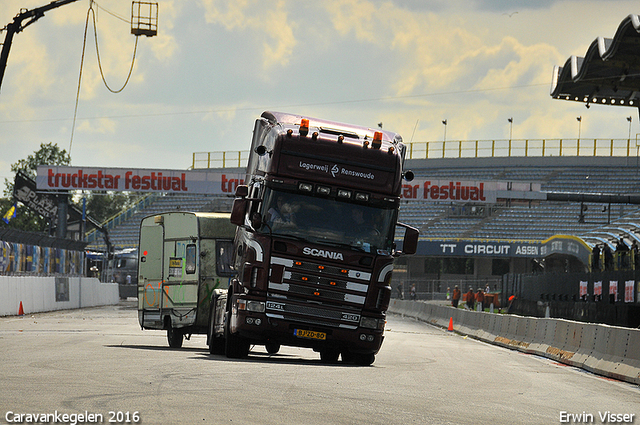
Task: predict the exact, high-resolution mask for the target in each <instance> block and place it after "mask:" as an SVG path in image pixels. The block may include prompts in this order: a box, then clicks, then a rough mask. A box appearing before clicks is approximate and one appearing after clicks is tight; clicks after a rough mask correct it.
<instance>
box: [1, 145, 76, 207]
mask: <svg viewBox="0 0 640 425" xmlns="http://www.w3.org/2000/svg"><path fill="white" fill-rule="evenodd" d="M69 164H71V156H70V155H69V154H68V153H67V151H66V150H64V149H60V148H59V147H58V145H57V144H55V143H47V144H45V143H41V144H40V149H39V150H37V151H36V152H34V153H33V154H32V155H29V156H28V157H27V158H26V159H21V160H20V161H18V162H16V163H15V164H11V171H13V172H14V173H18V171H22V172H23V173H24V174H26V175H27V176H29V177H31V178H32V179H34V180H35V178H36V171H37V170H38V165H69ZM4 183H5V190H4V195H5V196H7V197H11V196H12V195H13V182H10V181H9V180H7V179H4Z"/></svg>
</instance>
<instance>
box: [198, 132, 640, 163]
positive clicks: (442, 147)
mask: <svg viewBox="0 0 640 425" xmlns="http://www.w3.org/2000/svg"><path fill="white" fill-rule="evenodd" d="M639 150H640V145H638V140H637V139H635V140H634V139H582V138H581V139H495V140H447V141H430V142H410V143H407V154H406V158H407V159H440V158H493V157H529V156H530V157H551V156H585V157H586V156H620V157H631V156H638V153H639ZM248 158H249V151H248V150H247V151H214V152H194V153H193V162H192V165H191V168H192V169H205V168H235V167H239V168H241V167H246V165H247V161H248Z"/></svg>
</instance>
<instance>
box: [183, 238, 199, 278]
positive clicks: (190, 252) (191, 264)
mask: <svg viewBox="0 0 640 425" xmlns="http://www.w3.org/2000/svg"><path fill="white" fill-rule="evenodd" d="M196 258H197V257H196V245H195V244H189V245H187V252H186V258H185V262H186V264H185V268H184V270H185V272H186V273H187V274H194V273H195V272H196Z"/></svg>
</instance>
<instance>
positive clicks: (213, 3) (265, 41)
mask: <svg viewBox="0 0 640 425" xmlns="http://www.w3.org/2000/svg"><path fill="white" fill-rule="evenodd" d="M202 4H203V6H204V8H205V18H206V21H207V23H209V24H216V25H222V26H224V27H225V29H226V30H227V31H228V32H235V31H236V30H241V31H243V32H244V31H251V32H253V33H255V36H254V38H255V39H256V41H257V40H262V41H259V44H260V45H261V46H262V49H263V50H262V66H263V68H264V69H266V70H269V69H271V68H273V67H282V66H286V65H287V64H288V63H289V60H290V58H291V55H292V54H293V49H294V47H295V46H296V44H297V42H296V39H295V36H294V31H295V24H294V19H290V16H289V13H288V4H287V2H286V1H284V0H279V1H277V2H276V3H275V4H273V2H265V1H261V0H237V1H231V2H227V1H221V0H202Z"/></svg>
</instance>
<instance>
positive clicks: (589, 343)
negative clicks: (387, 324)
mask: <svg viewBox="0 0 640 425" xmlns="http://www.w3.org/2000/svg"><path fill="white" fill-rule="evenodd" d="M388 311H389V313H394V314H400V315H403V316H407V317H412V318H415V319H418V320H421V321H424V322H427V323H431V324H433V325H436V326H440V327H443V328H445V329H447V328H448V326H449V321H450V319H453V329H454V331H455V332H457V333H459V334H463V335H468V336H471V337H473V338H476V339H479V340H481V341H485V342H489V343H491V344H495V345H499V346H502V347H506V348H510V349H513V350H518V351H522V352H524V353H528V354H535V355H538V356H543V357H547V358H549V359H552V360H554V361H557V362H559V363H563V364H567V365H571V366H574V367H579V368H582V369H585V370H588V371H590V372H592V373H596V374H598V375H603V376H607V377H610V378H614V379H618V380H621V381H626V382H631V383H634V384H640V329H631V328H622V327H615V326H609V325H602V324H596V323H581V322H573V321H569V320H564V319H543V318H537V317H522V316H514V315H511V314H493V313H486V312H477V311H469V310H463V309H459V308H453V307H450V306H443V305H437V304H428V303H424V302H416V301H405V300H397V299H393V300H391V302H390V304H389V310H388Z"/></svg>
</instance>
